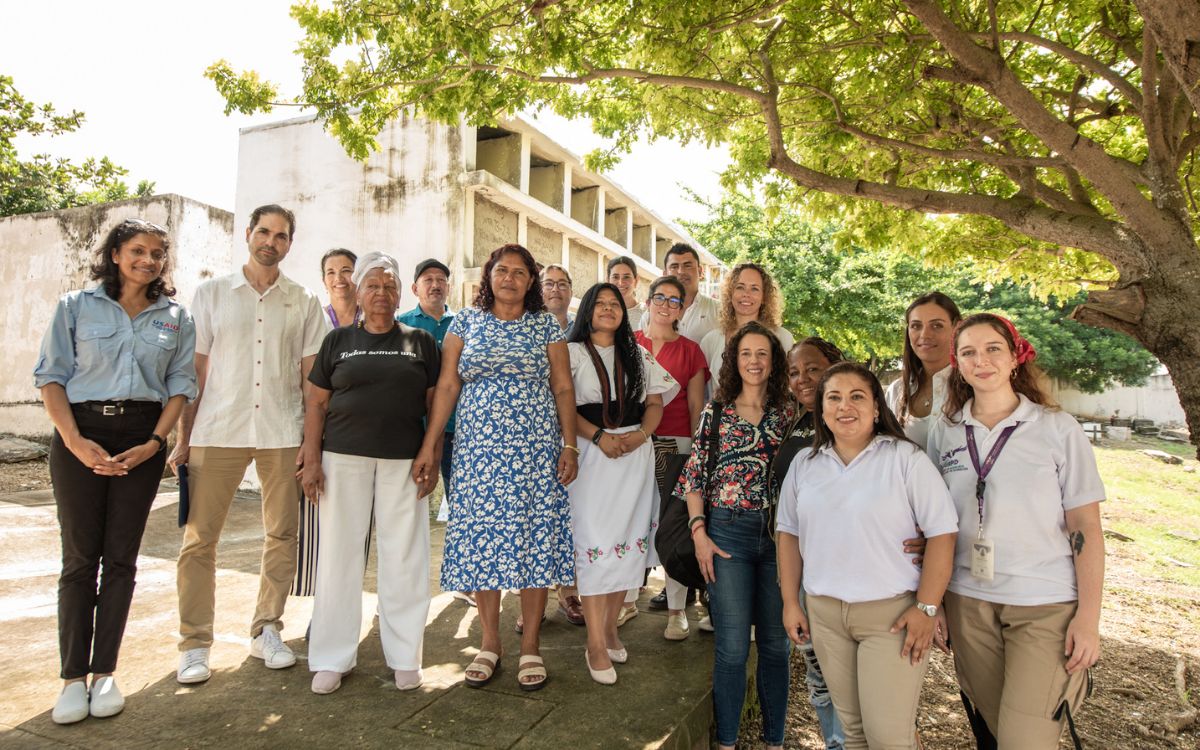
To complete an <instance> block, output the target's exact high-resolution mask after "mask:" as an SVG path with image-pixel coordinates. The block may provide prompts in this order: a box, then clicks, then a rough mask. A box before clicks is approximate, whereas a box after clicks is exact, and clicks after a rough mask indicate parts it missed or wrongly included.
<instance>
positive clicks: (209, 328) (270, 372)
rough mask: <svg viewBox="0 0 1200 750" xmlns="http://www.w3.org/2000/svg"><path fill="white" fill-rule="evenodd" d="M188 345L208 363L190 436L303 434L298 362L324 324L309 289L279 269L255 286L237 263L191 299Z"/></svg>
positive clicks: (296, 440)
mask: <svg viewBox="0 0 1200 750" xmlns="http://www.w3.org/2000/svg"><path fill="white" fill-rule="evenodd" d="M192 315H193V317H194V318H195V321H196V353H197V354H204V355H207V356H208V370H207V375H206V377H205V381H204V391H203V393H202V395H201V397H200V406H199V408H198V409H197V411H196V421H195V424H194V426H193V427H192V438H191V444H192V445H196V446H212V447H222V448H260V449H271V448H292V447H295V446H298V445H300V441H301V438H302V437H303V424H304V401H303V397H302V391H301V386H302V383H301V378H300V362H301V360H302V359H303V358H304V357H308V356H311V355H315V354H316V353H317V351H318V350H320V348H321V341H322V339H324V337H325V333H326V332H327V331H328V330H329V326H328V325H327V324H326V322H325V319H324V315H323V312H322V310H321V304H320V302H319V301H318V300H317V297H316V295H315V294H313V293H312V292H311V291H309V290H308V289H306V288H304V287H302V286H300V285H299V284H297V283H296V282H294V281H292V280H291V279H289V278H287V277H286V276H284V275H283V274H280V275H279V278H278V279H276V280H275V283H274V284H272V285H271V286H270V287H268V288H267V290H266V291H265V292H263V293H262V294H259V293H258V292H257V291H255V289H254V287H252V286H251V285H250V283H249V282H248V281H247V280H246V276H245V274H244V273H243V272H242V271H241V269H239V270H237V271H235V272H234V273H232V274H230V275H228V276H222V277H220V278H217V279H211V280H209V281H206V282H204V283H203V284H201V285H200V286H199V287H198V288H197V289H196V294H195V297H194V298H193V300H192Z"/></svg>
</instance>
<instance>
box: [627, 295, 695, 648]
mask: <svg viewBox="0 0 1200 750" xmlns="http://www.w3.org/2000/svg"><path fill="white" fill-rule="evenodd" d="M686 295H687V291H686V290H685V289H684V287H683V282H681V281H680V280H679V279H677V278H675V277H674V276H663V277H660V278H658V279H655V280H654V282H653V283H652V284H650V295H649V297H648V298H647V304H646V314H647V315H648V316H649V318H648V319H647V321H648V322H647V324H646V330H645V331H636V332H635V333H634V335H635V336H637V341H638V343H639V344H641V345H642V346H643V347H645V349H646V350H647V351H649V352H650V353H651V354H653V355H654V358H655V359H656V360H658V363H659V364H660V365H662V366H663V367H664V368H666V370H667V372H669V373H671V377H673V378H675V382H677V383H679V384H680V386H681V387H682V388H684V389H685V393H683V394H680V396H679V397H676V398H674V399H671V402H670V403H668V404H667V405H666V408H664V409H663V418H662V421H661V422H659V423H658V429H657V430H655V431H654V451H655V455H656V456H657V457H658V460H656V461H655V471H656V472H657V473H661V472H662V471H663V469H664V463H663V459H662V456H664V455H666V454H670V453H682V454H687V453H690V452H691V450H692V435H695V434H696V427H697V426H698V425H699V424H700V412H701V411H703V410H704V404H705V398H704V387H705V384H706V383H707V382H708V377H709V374H708V365H707V363H706V362H705V359H704V353H703V352H702V351H700V346H699V344H697V343H696V342H695V341H692V340H691V339H689V338H687V337H686V336H684V335H682V334H681V333H679V320H680V318H682V317H683V304H684V300H685V297H686ZM660 501H661V499H660ZM655 510H656V515H655V517H654V520H655V521H657V520H658V516H657V509H655ZM651 557H652V562H651V564H652V565H654V564H657V561H655V560H653V558H654V557H655V555H654V552H653V548H651ZM666 595H667V597H666V598H667V627H666V629H664V630H663V637H664V638H666V639H667V640H669V641H682V640H683V639H685V638H687V637H688V635H689V634H690V632H691V630H690V628H689V627H688V620H687V615H686V614H685V613H684V607H685V606H686V605H687V586H685V585H683V584H682V583H679V582H678V581H676V580H675V579H673V578H671V577H670V576H667V585H666ZM626 606H629V602H628V601H627V602H626Z"/></svg>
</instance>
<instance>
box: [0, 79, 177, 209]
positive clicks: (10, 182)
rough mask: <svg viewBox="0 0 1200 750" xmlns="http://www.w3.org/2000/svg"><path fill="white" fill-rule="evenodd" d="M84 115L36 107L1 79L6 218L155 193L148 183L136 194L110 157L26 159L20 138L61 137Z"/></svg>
mask: <svg viewBox="0 0 1200 750" xmlns="http://www.w3.org/2000/svg"><path fill="white" fill-rule="evenodd" d="M83 120H84V115H83V113H82V112H78V111H75V110H72V111H71V112H68V113H66V114H59V113H58V112H56V111H55V109H54V105H52V104H35V103H34V102H31V101H29V100H28V99H26V98H25V97H24V96H22V95H21V93H20V92H19V91H17V88H16V86H15V85H14V82H13V79H12V78H10V77H8V76H4V75H0V216H11V215H13V214H27V213H33V212H35V211H52V210H55V209H60V208H72V207H74V206H83V205H87V204H90V203H105V202H107V201H118V200H124V199H126V198H132V197H135V196H136V197H141V196H146V195H150V194H151V193H152V192H153V191H154V183H153V182H149V181H147V180H142V181H141V182H139V183H138V186H137V187H136V188H135V189H134V190H132V191H131V190H130V189H129V186H128V185H126V184H125V182H124V181H123V180H122V179H121V177H123V176H124V175H126V174H127V173H128V172H127V170H125V169H124V168H122V167H119V166H117V165H116V164H113V163H112V162H111V161H110V160H109V159H108V157H101V158H100V159H95V158H88V159H85V160H84V161H82V162H80V163H72V162H71V161H70V160H68V159H58V158H54V157H52V156H50V155H49V154H35V155H33V156H31V157H29V158H27V159H26V158H22V157H21V155H20V154H19V153H18V151H17V144H16V139H17V137H18V136H20V135H22V134H24V135H31V136H55V135H61V134H63V133H69V132H72V131H74V130H78V129H79V127H80V126H81V125H83Z"/></svg>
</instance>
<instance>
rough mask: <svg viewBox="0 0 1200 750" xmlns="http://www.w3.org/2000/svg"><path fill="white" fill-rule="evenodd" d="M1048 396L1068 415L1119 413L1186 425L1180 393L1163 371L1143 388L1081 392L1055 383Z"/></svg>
mask: <svg viewBox="0 0 1200 750" xmlns="http://www.w3.org/2000/svg"><path fill="white" fill-rule="evenodd" d="M1051 394H1052V395H1053V397H1054V400H1055V401H1057V402H1058V403H1059V404H1060V405H1062V408H1063V409H1064V410H1065V411H1068V412H1070V413H1071V414H1080V415H1087V416H1092V417H1111V416H1113V415H1114V414H1116V413H1117V412H1118V411H1119V412H1120V416H1122V417H1127V418H1137V419H1153V420H1154V421H1155V422H1156V423H1157V424H1160V425H1185V424H1187V420H1186V415H1185V414H1184V412H1183V406H1182V405H1181V404H1180V403H1179V394H1178V393H1176V392H1175V384H1174V383H1173V382H1172V381H1171V376H1170V375H1168V374H1167V373H1166V371H1165V369H1164V370H1162V371H1160V372H1159V373H1157V374H1155V375H1151V376H1150V379H1149V380H1148V381H1146V384H1145V385H1143V386H1138V387H1130V386H1117V387H1115V388H1110V389H1108V390H1107V391H1104V392H1103V393H1083V392H1081V391H1077V390H1075V389H1074V388H1064V387H1063V386H1062V385H1060V384H1059V383H1054V384H1053V386H1052V387H1051Z"/></svg>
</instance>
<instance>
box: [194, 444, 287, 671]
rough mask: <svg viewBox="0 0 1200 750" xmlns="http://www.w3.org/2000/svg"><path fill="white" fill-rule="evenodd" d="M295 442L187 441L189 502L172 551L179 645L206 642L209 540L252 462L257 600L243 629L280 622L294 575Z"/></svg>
mask: <svg viewBox="0 0 1200 750" xmlns="http://www.w3.org/2000/svg"><path fill="white" fill-rule="evenodd" d="M298 451H299V448H273V449H267V450H259V449H255V448H213V447H199V446H197V447H193V448H192V449H191V454H190V457H189V459H188V491H189V493H190V498H191V509H190V511H189V513H188V522H187V526H186V527H185V528H184V532H183V547H182V548H181V549H180V550H179V563H178V571H177V578H176V585H177V587H178V590H179V635H180V642H179V650H180V651H186V650H188V649H191V648H200V647H209V646H211V645H212V642H213V618H214V610H215V607H216V587H217V542H218V540H219V539H220V538H221V530H222V529H223V528H224V527H225V519H226V518H227V517H228V516H229V507H230V505H232V503H233V495H234V493H235V492H236V491H237V487H238V484H239V483H240V482H241V481H242V477H243V476H245V473H246V467H247V466H249V465H250V461H252V460H253V461H254V463H255V466H256V468H257V471H258V480H259V482H260V483H261V484H262V515H263V534H264V540H263V552H262V571H261V574H260V576H259V584H258V604H257V606H256V607H255V610H254V619H253V620H252V621H251V625H250V636H251V637H255V636H257V635H258V634H259V633H261V632H262V629H263V626H264V625H268V624H275V625H276V626H277V627H278V628H279V629H282V628H283V622H282V620H281V618H282V617H283V607H284V604H285V603H286V602H287V597H288V591H289V590H290V589H291V586H292V577H293V576H294V575H295V574H296V527H297V523H298V521H299V511H300V497H301V491H300V483H299V482H298V481H297V480H296V477H295V474H296V454H297V452H298Z"/></svg>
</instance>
